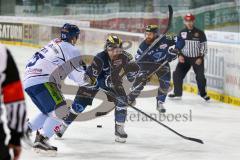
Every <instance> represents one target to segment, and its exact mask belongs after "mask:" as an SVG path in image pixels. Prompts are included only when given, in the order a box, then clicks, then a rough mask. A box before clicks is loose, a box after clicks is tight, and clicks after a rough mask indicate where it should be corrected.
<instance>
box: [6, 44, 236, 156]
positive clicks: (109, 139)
mask: <svg viewBox="0 0 240 160" xmlns="http://www.w3.org/2000/svg"><path fill="white" fill-rule="evenodd" d="M8 47H9V48H10V50H11V51H12V53H13V55H14V57H15V59H16V61H17V63H18V64H19V66H20V72H21V74H22V73H23V70H24V66H25V64H26V60H27V58H29V57H31V55H32V54H33V53H34V52H35V51H36V49H32V48H27V47H16V46H8ZM151 88H153V87H152V86H151ZM151 88H150V87H148V88H146V89H151ZM153 96H154V95H153ZM70 97H71V96H70ZM26 98H27V104H28V115H29V117H30V118H31V117H33V116H34V115H35V114H36V113H37V112H38V110H37V109H36V107H35V106H34V105H33V103H32V102H31V101H30V99H29V97H28V96H26ZM72 98H73V97H72ZM98 103H101V100H96V101H94V106H96V105H97V104H98ZM109 104H110V105H112V104H111V103H109ZM94 106H93V107H94ZM136 106H138V107H139V108H140V109H142V110H144V111H146V112H147V113H151V114H154V113H155V116H156V115H157V116H158V114H157V111H156V102H155V98H154V97H151V98H139V99H137V103H136ZM165 106H166V109H167V113H169V114H174V115H179V114H180V115H183V114H185V115H186V116H189V117H187V118H188V119H187V120H188V121H185V122H183V121H181V122H177V121H176V120H175V121H173V122H169V121H166V120H165V121H163V123H165V124H167V125H169V126H170V127H172V128H173V129H175V130H177V131H178V132H180V133H182V134H184V135H186V136H190V137H195V138H200V139H202V140H203V141H204V142H205V144H203V145H201V144H197V143H194V142H191V141H187V140H184V139H182V138H180V137H178V136H177V135H175V134H173V133H172V132H170V131H169V130H167V129H165V128H164V127H162V126H160V125H158V124H157V123H155V122H153V121H150V120H146V118H145V117H142V116H140V117H138V118H136V117H133V116H134V115H135V116H138V115H137V113H136V112H135V111H134V110H132V109H129V116H132V118H131V119H132V121H130V117H129V116H128V122H127V123H126V131H127V133H128V135H129V138H128V139H127V143H126V144H118V143H115V142H114V138H115V137H114V116H113V112H111V113H110V114H108V115H106V116H104V117H101V118H98V119H94V120H91V121H87V122H75V123H73V125H72V126H70V127H69V130H67V132H66V134H65V135H64V139H63V140H54V139H53V140H52V141H51V143H52V144H54V145H56V146H57V147H58V149H59V151H58V156H57V157H44V156H40V155H37V154H35V153H34V152H33V151H31V150H27V149H23V154H22V156H21V159H22V160H28V159H29V160H30V159H31V160H32V159H39V160H46V159H48V160H51V159H53V160H55V159H58V160H66V159H71V160H75V159H81V160H84V159H97V160H112V159H115V160H117V159H121V160H126V159H138V160H142V159H144V160H172V159H177V160H227V159H228V160H229V159H231V160H239V159H240V150H239V149H240V144H239V143H240V108H239V107H234V106H230V105H227V104H223V103H220V102H216V101H211V102H210V103H206V102H204V101H203V100H202V99H201V98H200V97H198V96H195V95H192V94H189V93H184V97H183V99H182V100H181V101H172V100H169V99H168V100H167V102H166V104H165ZM88 109H91V107H89V108H88ZM190 113H191V121H190ZM137 119H139V121H137ZM170 119H171V117H170ZM99 124H100V125H102V126H103V127H102V128H97V125H99Z"/></svg>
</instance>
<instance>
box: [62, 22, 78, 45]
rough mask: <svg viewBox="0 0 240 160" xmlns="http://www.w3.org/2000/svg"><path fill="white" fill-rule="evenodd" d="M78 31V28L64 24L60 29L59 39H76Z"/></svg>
mask: <svg viewBox="0 0 240 160" xmlns="http://www.w3.org/2000/svg"><path fill="white" fill-rule="evenodd" d="M79 34H80V29H79V28H78V26H76V25H74V24H70V23H65V24H64V25H63V27H62V28H61V39H62V40H63V41H69V40H70V39H72V38H73V37H78V35H79Z"/></svg>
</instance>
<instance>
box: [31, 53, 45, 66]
mask: <svg viewBox="0 0 240 160" xmlns="http://www.w3.org/2000/svg"><path fill="white" fill-rule="evenodd" d="M43 58H44V56H43V55H42V54H40V53H38V52H37V53H35V55H34V57H33V60H32V62H29V63H28V64H27V67H32V66H34V65H35V64H36V62H37V61H38V60H39V59H43Z"/></svg>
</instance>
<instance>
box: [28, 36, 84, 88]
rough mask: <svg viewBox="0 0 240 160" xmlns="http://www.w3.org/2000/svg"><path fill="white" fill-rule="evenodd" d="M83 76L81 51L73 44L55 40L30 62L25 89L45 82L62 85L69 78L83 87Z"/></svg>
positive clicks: (37, 53)
mask: <svg viewBox="0 0 240 160" xmlns="http://www.w3.org/2000/svg"><path fill="white" fill-rule="evenodd" d="M83 74H84V70H83V69H82V67H81V58H80V51H79V49H78V48H77V47H75V46H74V45H72V44H71V43H68V42H65V41H61V40H60V39H54V40H52V41H50V42H49V43H48V44H47V45H46V46H44V47H43V48H42V49H40V51H38V52H36V53H35V54H34V56H33V57H32V58H31V59H30V60H29V61H28V64H27V65H26V69H25V75H24V88H25V89H26V88H28V87H31V86H34V85H37V84H42V83H45V82H53V83H56V84H58V85H60V82H61V80H64V79H65V78H66V77H67V76H68V77H69V78H70V79H72V80H74V81H75V82H76V83H78V84H79V85H81V84H82V83H83Z"/></svg>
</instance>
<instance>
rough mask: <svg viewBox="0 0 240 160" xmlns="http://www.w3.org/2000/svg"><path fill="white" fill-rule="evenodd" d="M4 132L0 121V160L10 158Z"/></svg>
mask: <svg viewBox="0 0 240 160" xmlns="http://www.w3.org/2000/svg"><path fill="white" fill-rule="evenodd" d="M5 139H6V134H5V132H4V129H3V124H2V123H0V160H10V159H11V157H10V154H9V149H8V146H6V145H5Z"/></svg>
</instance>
